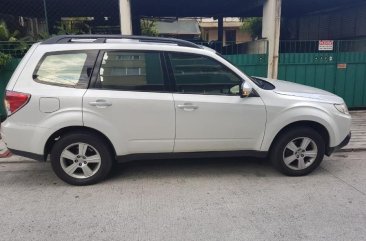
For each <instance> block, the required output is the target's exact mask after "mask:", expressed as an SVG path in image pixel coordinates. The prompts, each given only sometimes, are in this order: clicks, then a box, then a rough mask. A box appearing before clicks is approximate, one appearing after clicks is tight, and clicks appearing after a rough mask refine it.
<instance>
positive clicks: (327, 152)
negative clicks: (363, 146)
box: [325, 132, 351, 156]
mask: <svg viewBox="0 0 366 241" xmlns="http://www.w3.org/2000/svg"><path fill="white" fill-rule="evenodd" d="M350 140H351V132H350V133H349V134H348V135H347V136H346V138H344V140H343V141H342V142H341V143H340V144H339V145H338V146H334V147H328V149H327V150H326V152H325V154H326V155H327V156H330V155H331V154H332V153H333V152H335V151H338V150H340V149H341V148H342V147H345V146H347V144H348V143H349V141H350Z"/></svg>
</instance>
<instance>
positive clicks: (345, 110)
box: [334, 104, 349, 115]
mask: <svg viewBox="0 0 366 241" xmlns="http://www.w3.org/2000/svg"><path fill="white" fill-rule="evenodd" d="M334 107H335V108H336V109H337V110H338V111H339V112H341V113H343V114H346V115H348V114H349V112H348V108H347V105H346V104H334Z"/></svg>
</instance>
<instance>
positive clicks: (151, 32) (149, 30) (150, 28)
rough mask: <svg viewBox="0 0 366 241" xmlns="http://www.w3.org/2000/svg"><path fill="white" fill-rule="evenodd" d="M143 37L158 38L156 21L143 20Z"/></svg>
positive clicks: (141, 23) (141, 24)
mask: <svg viewBox="0 0 366 241" xmlns="http://www.w3.org/2000/svg"><path fill="white" fill-rule="evenodd" d="M140 26H141V35H145V36H158V35H159V32H158V29H157V28H156V21H155V20H154V19H152V20H151V19H141V22H140Z"/></svg>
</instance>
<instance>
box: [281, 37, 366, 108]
mask: <svg viewBox="0 0 366 241" xmlns="http://www.w3.org/2000/svg"><path fill="white" fill-rule="evenodd" d="M319 49H320V50H319ZM321 49H322V48H319V41H281V44H280V56H279V71H278V79H284V80H287V81H292V82H296V83H300V84H304V85H309V86H314V87H317V88H320V89H324V90H327V91H329V92H332V93H335V94H337V95H339V96H341V97H342V98H343V99H344V100H345V102H346V103H347V105H348V106H349V107H366V40H339V41H333V42H332V44H331V45H330V46H328V48H327V50H321Z"/></svg>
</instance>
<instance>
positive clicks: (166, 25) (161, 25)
mask: <svg viewBox="0 0 366 241" xmlns="http://www.w3.org/2000/svg"><path fill="white" fill-rule="evenodd" d="M156 28H157V30H158V32H159V34H179V35H184V34H191V35H200V34H201V31H200V28H199V26H198V22H197V20H194V19H178V20H175V21H172V22H170V21H157V22H156Z"/></svg>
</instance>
